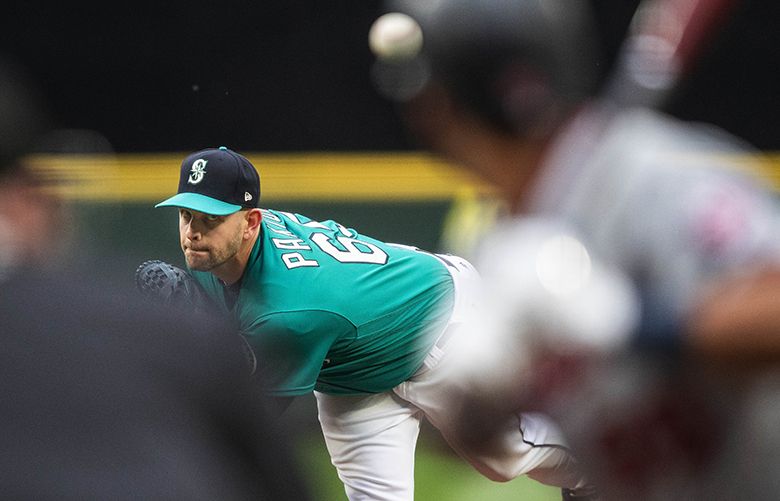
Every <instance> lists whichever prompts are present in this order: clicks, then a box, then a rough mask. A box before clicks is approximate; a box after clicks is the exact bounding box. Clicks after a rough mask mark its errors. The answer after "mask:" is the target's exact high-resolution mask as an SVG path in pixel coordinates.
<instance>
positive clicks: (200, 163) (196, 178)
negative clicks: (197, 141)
mask: <svg viewBox="0 0 780 501" xmlns="http://www.w3.org/2000/svg"><path fill="white" fill-rule="evenodd" d="M207 162H208V160H205V159H203V158H199V159H197V160H195V161H194V162H193V163H192V168H191V169H190V177H189V178H188V179H187V182H188V183H190V184H198V183H199V182H201V181H203V176H205V175H206V163H207Z"/></svg>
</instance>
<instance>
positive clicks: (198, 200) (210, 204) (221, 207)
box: [155, 193, 241, 216]
mask: <svg viewBox="0 0 780 501" xmlns="http://www.w3.org/2000/svg"><path fill="white" fill-rule="evenodd" d="M155 207H181V208H183V209H191V210H196V211H198V212H204V213H206V214H211V215H214V216H228V215H230V214H233V213H234V212H237V211H239V210H241V206H240V205H235V204H229V203H227V202H223V201H221V200H217V199H216V198H211V197H207V196H206V195H201V194H200V193H179V194H177V195H174V196H172V197H171V198H169V199H167V200H163V201H162V202H160V203H159V204H157V205H155Z"/></svg>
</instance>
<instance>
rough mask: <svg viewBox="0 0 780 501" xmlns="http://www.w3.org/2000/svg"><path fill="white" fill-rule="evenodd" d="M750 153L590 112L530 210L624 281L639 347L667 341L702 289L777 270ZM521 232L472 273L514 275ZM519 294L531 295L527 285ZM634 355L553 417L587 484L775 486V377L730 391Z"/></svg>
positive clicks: (699, 134) (587, 383)
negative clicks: (504, 262) (741, 165)
mask: <svg viewBox="0 0 780 501" xmlns="http://www.w3.org/2000/svg"><path fill="white" fill-rule="evenodd" d="M598 124H600V125H598ZM747 151H748V150H746V149H745V148H744V146H743V145H741V144H740V143H739V142H738V141H736V140H735V139H733V138H731V137H729V136H728V135H726V134H725V133H724V132H723V131H720V130H715V129H713V128H710V127H707V126H703V125H702V126H701V127H699V126H692V125H690V124H682V123H680V122H678V121H675V120H674V119H671V118H669V117H665V116H663V115H660V114H658V113H655V112H651V111H647V110H630V111H626V112H623V113H621V114H620V115H618V116H612V117H606V116H604V117H601V116H600V115H599V111H598V110H597V109H592V110H589V111H587V112H585V113H583V114H582V115H581V116H579V117H578V118H577V119H576V120H575V121H574V122H572V124H570V126H569V127H568V129H567V130H566V132H565V133H564V134H563V135H561V136H559V138H558V139H557V142H556V143H555V144H554V145H553V148H552V149H551V153H550V154H549V155H548V158H547V165H546V166H545V168H543V169H542V171H541V172H543V174H542V176H541V177H540V178H539V179H538V180H537V182H536V186H535V190H534V191H533V193H532V195H531V198H530V200H529V201H530V211H531V213H532V214H534V215H535V216H542V217H543V218H546V219H550V220H554V221H556V222H557V223H560V222H562V223H563V224H564V225H565V226H566V228H567V229H568V230H570V231H572V232H573V233H574V234H576V235H577V237H578V238H580V239H581V241H582V242H583V243H584V244H585V246H586V247H587V249H588V251H589V252H590V255H591V256H592V257H593V258H594V259H595V260H596V261H599V262H601V263H604V264H606V265H607V266H608V267H610V268H612V269H613V270H618V271H619V272H621V273H622V274H624V276H625V277H627V279H628V281H629V282H630V283H631V284H632V286H633V287H634V289H635V290H636V292H637V294H638V298H639V303H640V305H641V318H640V319H639V321H638V323H637V325H638V327H637V333H636V336H635V338H636V339H639V340H641V341H645V342H647V344H649V345H650V346H659V345H660V346H669V345H674V344H675V343H676V341H675V340H674V339H675V337H677V336H679V335H680V333H679V331H678V330H677V329H676V326H678V325H679V322H680V320H681V317H682V316H683V315H684V314H685V313H686V312H688V311H689V310H690V308H691V307H692V306H693V304H694V303H695V301H696V300H697V299H699V298H700V297H701V295H702V292H703V291H704V290H705V289H706V287H707V285H708V283H709V282H710V281H711V280H714V279H716V278H718V277H724V276H726V275H730V274H738V273H741V272H743V271H745V270H748V269H750V268H751V266H752V265H756V264H762V263H767V262H770V263H771V262H774V263H777V262H778V260H780V231H778V230H780V228H778V208H777V206H776V201H775V199H774V195H773V193H772V192H771V191H770V190H768V189H767V188H766V187H765V186H763V185H762V183H761V182H760V180H759V179H757V178H756V177H753V176H751V175H747V174H746V173H745V172H739V171H738V170H739V169H735V168H734V166H735V165H736V164H735V160H736V157H740V159H742V158H744V155H745V153H746V152H747ZM523 224H524V223H523V222H522V221H517V220H515V221H508V222H503V223H502V224H499V225H497V227H495V228H494V229H493V231H492V234H491V236H490V237H488V238H486V239H485V242H488V243H490V245H492V246H493V248H492V249H484V248H483V249H482V250H481V251H480V252H479V253H478V256H479V257H478V258H477V259H476V260H475V264H476V265H477V266H478V267H479V268H480V269H483V268H487V266H486V263H488V262H490V261H497V260H498V259H499V255H500V254H501V253H504V254H507V255H511V256H514V259H515V262H517V263H518V265H517V266H523V265H521V264H519V262H520V260H521V259H520V258H519V257H518V256H517V254H516V253H517V249H519V248H523V247H524V246H525V247H526V248H527V247H528V244H527V242H523V240H522V239H524V238H527V236H528V232H527V231H523V230H522V226H523ZM497 235H498V238H497ZM496 242H500V247H497V246H496ZM518 291H519V292H518V294H520V295H523V294H525V295H526V299H527V296H528V288H527V287H525V288H524V289H523V286H520V285H518ZM526 302H527V301H526ZM582 310H583V309H580V310H579V311H582ZM586 310H587V309H586ZM570 311H577V310H575V309H571V308H570ZM591 311H592V309H591ZM551 321H552V320H551ZM554 321H555V322H558V323H560V322H559V321H558V320H554ZM639 353H640V354H639V355H637V352H633V351H631V352H627V353H626V354H625V357H618V358H617V359H615V360H612V362H611V363H610V364H605V366H603V367H599V368H597V369H594V371H593V372H592V373H591V376H592V377H590V378H585V377H582V378H581V380H580V381H579V390H578V391H577V392H575V393H573V394H572V393H569V394H567V399H566V400H565V402H564V405H563V407H558V408H556V409H557V411H559V412H554V414H556V417H558V418H559V420H560V422H561V424H562V426H563V427H564V430H565V431H566V432H567V433H569V434H570V438H571V440H572V442H573V443H574V444H575V446H577V447H579V448H580V450H579V453H580V455H581V457H583V458H584V459H585V463H586V464H588V465H589V466H591V467H592V473H593V476H594V478H595V479H596V483H599V481H600V480H601V481H603V480H606V482H604V485H603V487H605V494H607V499H610V498H617V499H625V498H636V497H641V498H642V499H694V498H697V499H705V498H706V499H733V497H732V496H735V495H737V494H739V495H745V494H746V493H750V496H748V497H751V496H753V497H756V496H758V497H762V496H767V495H769V492H777V491H778V489H780V486H779V485H777V484H778V480H777V478H778V476H777V475H776V473H777V471H779V470H780V463H778V459H780V458H778V452H777V451H778V450H780V448H778V444H777V440H776V439H774V440H773V439H772V436H773V435H774V434H773V433H771V432H769V433H768V430H770V429H771V428H772V427H771V426H770V427H768V426H767V422H773V421H772V416H774V417H776V416H778V415H780V406H778V405H777V404H768V402H777V401H778V400H777V399H776V398H774V397H775V396H776V395H780V392H778V391H777V388H778V384H776V383H777V378H774V379H772V378H771V377H770V378H768V379H767V380H765V381H764V382H762V383H761V384H760V385H759V386H757V387H756V388H755V389H750V390H749V391H745V390H744V389H741V388H740V389H735V391H731V390H732V389H731V388H728V389H727V388H726V387H724V385H723V384H722V383H723V382H722V381H718V382H717V383H716V384H714V385H713V384H710V383H711V381H710V380H707V378H701V377H699V376H701V374H700V373H699V372H698V371H697V370H693V369H691V367H688V366H687V365H685V366H682V367H681V366H680V365H675V364H674V359H673V357H672V362H673V363H672V365H671V366H670V365H668V364H667V363H668V362H669V360H670V358H669V357H667V356H666V355H664V356H663V357H661V358H660V360H659V359H656V358H654V357H648V356H647V352H643V351H640V352H639ZM665 353H666V354H667V355H668V352H665ZM759 409H760V410H759ZM774 422H775V423H777V421H774ZM757 437H758V438H757ZM748 459H749V460H750V461H748ZM610 496H611V497H610Z"/></svg>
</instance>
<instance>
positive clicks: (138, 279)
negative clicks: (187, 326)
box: [135, 259, 213, 312]
mask: <svg viewBox="0 0 780 501" xmlns="http://www.w3.org/2000/svg"><path fill="white" fill-rule="evenodd" d="M135 285H136V287H137V288H138V290H139V291H140V292H141V294H142V295H143V296H145V297H147V298H149V299H151V300H153V301H156V302H160V303H161V304H163V305H165V306H176V307H182V308H194V309H195V310H197V311H205V312H208V311H210V310H212V308H213V306H212V303H211V300H210V299H209V298H208V296H206V293H205V292H204V291H203V289H202V288H201V287H200V285H198V283H197V282H196V281H195V279H194V278H192V275H190V274H189V273H187V272H186V271H185V270H182V269H181V268H178V267H176V266H173V265H172V264H168V263H166V262H165V261H160V260H159V259H152V260H149V261H144V262H143V263H141V264H140V265H139V266H138V268H137V269H136V270H135Z"/></svg>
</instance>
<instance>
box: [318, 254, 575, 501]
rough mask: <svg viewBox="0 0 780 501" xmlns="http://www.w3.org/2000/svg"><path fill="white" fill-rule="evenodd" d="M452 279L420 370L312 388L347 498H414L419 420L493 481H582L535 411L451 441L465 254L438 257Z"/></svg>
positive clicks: (465, 303) (466, 300) (470, 277)
mask: <svg viewBox="0 0 780 501" xmlns="http://www.w3.org/2000/svg"><path fill="white" fill-rule="evenodd" d="M443 257H444V258H445V259H446V260H447V261H448V262H449V263H452V264H455V266H448V269H449V270H450V273H451V274H452V276H453V280H454V284H455V305H454V308H453V312H452V316H451V318H450V320H449V323H448V326H447V328H446V330H445V332H444V333H443V334H442V336H441V337H440V341H439V342H438V343H437V344H436V346H434V348H433V349H432V350H431V352H430V353H429V355H428V357H427V358H426V359H425V361H424V363H423V366H422V368H421V369H420V370H419V371H418V372H417V373H416V374H415V375H414V376H413V377H412V378H411V379H409V380H408V381H405V382H403V383H401V384H400V385H398V386H396V387H395V388H393V389H392V390H391V391H387V392H384V393H378V394H371V395H357V396H342V395H328V394H324V393H320V392H315V396H316V398H317V407H318V413H319V420H320V424H321V426H322V432H323V435H324V437H325V443H326V445H327V448H328V452H329V453H330V457H331V461H332V463H333V465H334V466H335V467H336V469H337V471H338V475H339V478H340V479H341V481H342V482H343V483H344V486H345V489H346V492H347V496H348V498H349V499H350V501H363V500H372V501H379V500H381V501H409V500H412V499H414V454H415V446H416V443H417V437H418V435H419V431H420V422H421V420H422V419H423V417H425V418H427V419H428V420H429V421H430V423H431V424H432V425H433V426H434V427H436V428H437V429H438V430H439V432H440V433H441V434H442V436H443V437H444V438H445V440H446V441H447V442H448V443H449V444H450V446H451V447H452V448H453V450H455V451H456V452H457V453H458V454H459V455H460V456H461V457H462V458H463V459H465V460H466V461H468V462H469V463H471V465H472V466H474V467H475V468H476V469H477V470H478V471H479V472H480V473H482V474H483V475H485V476H487V477H488V478H491V479H493V480H498V481H507V480H511V479H513V478H516V477H517V476H519V475H523V474H527V475H528V476H529V477H532V478H534V479H536V480H538V481H540V482H543V483H545V484H549V485H555V486H560V487H575V486H577V485H578V484H579V482H580V481H581V480H582V479H581V478H580V476H579V474H578V473H577V472H576V471H575V469H574V468H573V463H574V462H573V460H572V457H571V456H570V454H569V452H568V449H566V447H565V443H564V440H563V437H562V435H561V433H560V431H559V430H558V428H557V426H556V425H555V424H554V423H552V422H551V421H550V419H549V418H547V417H546V416H544V415H541V414H535V413H534V414H532V413H528V414H521V415H519V416H518V415H512V416H508V418H507V421H506V426H505V429H504V430H503V434H502V436H501V439H499V440H493V441H491V443H490V445H489V446H488V447H484V446H483V447H480V448H479V449H480V450H479V451H475V450H473V448H470V447H468V446H465V445H464V443H463V442H462V441H461V440H460V439H459V438H458V436H457V435H458V433H457V431H456V428H457V426H456V423H455V419H456V418H457V416H458V412H459V409H460V408H461V407H460V406H461V404H462V403H463V400H462V399H467V398H469V393H468V389H467V386H468V385H463V384H461V383H460V382H459V380H458V378H452V377H451V375H452V372H449V371H448V370H447V362H448V358H447V353H448V351H447V347H448V345H451V343H447V342H444V343H443V342H442V340H451V337H452V336H454V335H469V334H472V335H473V334H474V333H473V332H472V333H469V332H466V331H467V329H462V328H460V327H462V326H463V325H464V323H465V321H466V318H467V317H466V315H468V314H469V313H470V309H471V308H474V304H475V302H474V301H473V299H474V298H473V297H471V296H472V295H470V294H469V291H470V290H472V289H471V287H470V286H469V283H473V281H475V280H478V279H479V276H478V274H477V272H476V271H475V270H474V268H473V267H472V266H471V265H470V264H469V263H468V262H467V261H466V260H464V259H462V258H457V257H454V256H443Z"/></svg>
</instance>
